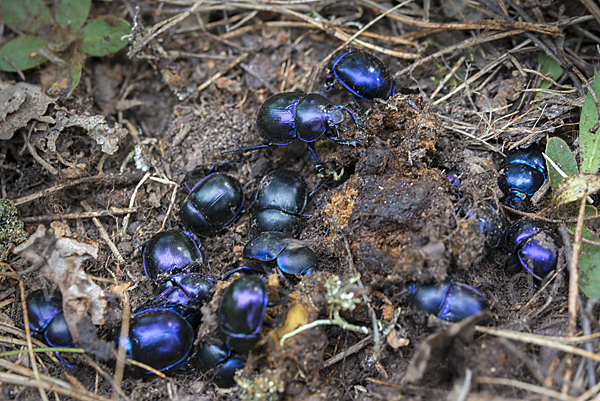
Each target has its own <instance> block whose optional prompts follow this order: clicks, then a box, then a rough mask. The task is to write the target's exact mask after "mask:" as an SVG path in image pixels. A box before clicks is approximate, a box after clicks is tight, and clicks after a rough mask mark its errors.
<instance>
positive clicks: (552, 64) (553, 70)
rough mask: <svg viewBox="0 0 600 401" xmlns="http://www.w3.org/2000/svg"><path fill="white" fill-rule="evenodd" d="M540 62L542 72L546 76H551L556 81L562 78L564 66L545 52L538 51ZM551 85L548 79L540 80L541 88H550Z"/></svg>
mask: <svg viewBox="0 0 600 401" xmlns="http://www.w3.org/2000/svg"><path fill="white" fill-rule="evenodd" d="M538 62H539V63H540V64H541V66H540V72H541V73H542V74H544V75H546V76H549V77H550V78H552V79H553V80H554V81H556V80H557V79H558V78H560V76H561V75H562V73H563V69H562V67H561V66H560V65H558V63H557V62H556V61H554V59H552V58H551V57H550V56H548V55H547V54H546V53H544V52H539V53H538ZM551 86H552V84H551V83H550V82H548V81H546V80H542V82H540V88H542V89H548V88H550V87H551Z"/></svg>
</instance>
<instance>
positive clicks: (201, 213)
mask: <svg viewBox="0 0 600 401" xmlns="http://www.w3.org/2000/svg"><path fill="white" fill-rule="evenodd" d="M243 205H244V190H243V188H242V185H241V184H240V182H239V181H238V180H237V179H236V178H235V177H233V176H231V175H229V174H225V173H213V174H210V175H208V176H206V177H205V178H204V179H203V180H201V181H200V182H198V183H197V184H196V185H194V187H193V188H192V189H191V192H190V194H189V195H188V196H187V198H185V200H184V201H183V204H182V205H181V209H180V211H179V219H180V220H181V222H182V223H183V225H184V226H185V227H186V228H187V229H189V230H190V231H191V232H192V233H194V234H195V235H198V236H201V237H207V236H211V235H213V234H216V233H217V232H218V231H220V230H221V229H223V228H224V227H225V226H227V225H228V224H229V223H231V222H232V221H233V220H234V219H235V218H236V216H237V215H238V214H239V212H240V211H241V210H242V207H243Z"/></svg>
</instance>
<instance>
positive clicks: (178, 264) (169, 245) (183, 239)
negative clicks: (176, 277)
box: [141, 229, 202, 280]
mask: <svg viewBox="0 0 600 401" xmlns="http://www.w3.org/2000/svg"><path fill="white" fill-rule="evenodd" d="M141 252H142V263H143V265H144V270H145V271H146V275H147V276H148V278H150V279H152V280H156V279H158V278H160V277H161V276H165V275H171V274H175V273H179V272H181V271H183V270H184V269H185V268H186V267H188V266H190V265H191V264H192V263H193V262H197V263H198V264H202V253H201V252H200V247H199V246H198V244H197V242H196V241H195V239H194V238H192V237H191V236H189V235H188V234H187V233H185V232H183V231H182V230H178V229H172V230H166V231H162V232H159V233H157V234H154V235H153V236H152V238H150V240H148V242H146V243H145V244H144V245H142V246H141Z"/></svg>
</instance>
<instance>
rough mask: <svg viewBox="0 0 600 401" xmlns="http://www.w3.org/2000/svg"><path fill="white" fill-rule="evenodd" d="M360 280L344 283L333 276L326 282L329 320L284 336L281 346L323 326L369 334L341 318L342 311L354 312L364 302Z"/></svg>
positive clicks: (352, 278)
mask: <svg viewBox="0 0 600 401" xmlns="http://www.w3.org/2000/svg"><path fill="white" fill-rule="evenodd" d="M359 280H360V274H359V275H357V276H356V277H351V278H349V279H348V280H345V281H342V280H341V279H340V277H339V276H337V275H335V274H333V275H331V277H329V278H327V280H325V289H326V290H327V304H328V307H329V319H319V320H315V321H314V322H312V323H308V324H305V325H304V326H300V327H298V328H297V329H296V330H294V331H292V332H290V333H288V334H286V335H284V336H283V337H281V340H279V344H280V345H281V346H283V343H284V342H285V340H287V339H288V338H290V337H293V336H295V335H296V334H298V333H300V332H302V331H305V330H308V329H311V328H313V327H317V326H321V325H336V326H339V327H341V328H342V329H344V330H352V331H356V332H357V333H362V334H369V333H370V332H369V329H368V328H366V327H364V326H356V325H354V324H350V323H348V322H346V321H345V320H344V319H342V317H341V316H340V311H342V310H349V311H353V310H354V309H355V308H356V306H357V305H358V304H360V303H361V302H362V297H361V296H360V291H361V288H360V287H359V286H358V285H356V283H357V282H358V281H359Z"/></svg>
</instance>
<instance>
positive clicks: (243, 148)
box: [219, 140, 271, 155]
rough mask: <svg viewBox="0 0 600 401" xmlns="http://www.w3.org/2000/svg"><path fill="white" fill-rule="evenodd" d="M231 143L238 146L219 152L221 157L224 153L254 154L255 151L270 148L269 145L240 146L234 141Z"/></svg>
mask: <svg viewBox="0 0 600 401" xmlns="http://www.w3.org/2000/svg"><path fill="white" fill-rule="evenodd" d="M233 142H234V143H235V144H236V145H237V146H238V148H237V149H229V150H223V151H221V152H219V154H220V155H222V154H224V153H234V152H254V151H256V150H260V149H265V148H268V147H269V146H271V145H270V144H262V145H256V146H242V145H240V144H239V143H237V142H236V141H235V140H233Z"/></svg>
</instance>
